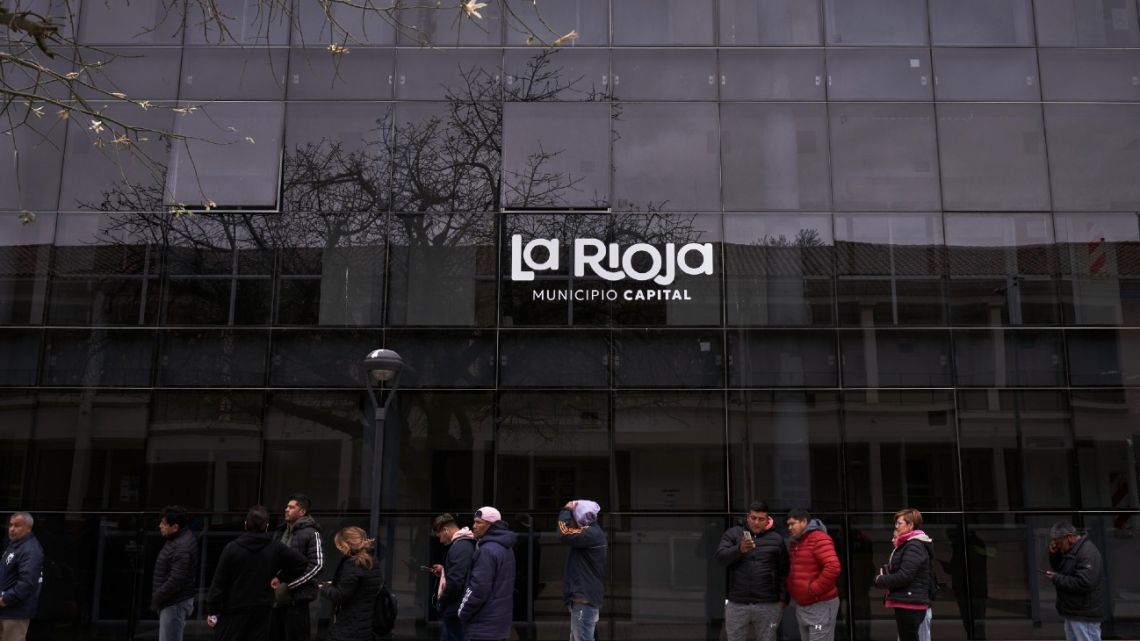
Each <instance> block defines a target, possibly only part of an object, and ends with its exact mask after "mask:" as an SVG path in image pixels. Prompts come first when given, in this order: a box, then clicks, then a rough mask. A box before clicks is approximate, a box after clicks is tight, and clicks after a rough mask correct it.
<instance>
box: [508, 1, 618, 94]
mask: <svg viewBox="0 0 1140 641" xmlns="http://www.w3.org/2000/svg"><path fill="white" fill-rule="evenodd" d="M524 1H525V0H524ZM527 4H530V3H527ZM562 4H563V3H559V4H556V5H551V6H555V7H558V6H562ZM503 65H504V67H503V71H504V76H503V82H504V98H505V99H506V100H507V101H522V102H526V101H534V100H540V101H549V100H564V101H572V100H574V101H576V100H585V101H591V102H593V101H599V100H605V99H606V98H607V97H608V96H609V92H610V85H609V79H610V50H609V49H561V48H560V49H541V50H538V51H534V50H531V49H507V53H506V57H505V59H504V62H503Z"/></svg>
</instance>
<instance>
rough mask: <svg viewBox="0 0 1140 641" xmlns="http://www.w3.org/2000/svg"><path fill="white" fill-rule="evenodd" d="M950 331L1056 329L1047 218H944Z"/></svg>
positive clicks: (1054, 262)
mask: <svg viewBox="0 0 1140 641" xmlns="http://www.w3.org/2000/svg"><path fill="white" fill-rule="evenodd" d="M944 222H945V226H946V245H947V254H948V261H949V262H948V265H949V272H950V283H949V288H950V291H949V303H950V321H951V323H952V324H954V325H1057V324H1058V319H1059V316H1058V311H1057V297H1056V292H1055V285H1054V282H1053V275H1054V274H1055V273H1056V271H1057V260H1056V251H1055V249H1054V245H1053V225H1052V219H1051V217H1050V216H1049V215H1048V214H946V216H945V217H944Z"/></svg>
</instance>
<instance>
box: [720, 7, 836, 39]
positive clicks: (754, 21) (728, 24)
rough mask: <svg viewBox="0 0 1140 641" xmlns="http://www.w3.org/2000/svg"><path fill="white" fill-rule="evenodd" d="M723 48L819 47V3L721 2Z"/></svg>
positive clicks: (820, 32) (820, 31)
mask: <svg viewBox="0 0 1140 641" xmlns="http://www.w3.org/2000/svg"><path fill="white" fill-rule="evenodd" d="M719 12H720V44H721V45H819V44H823V43H822V40H821V35H822V29H821V28H820V22H819V3H818V2H802V1H801V0H721V1H720V7H719Z"/></svg>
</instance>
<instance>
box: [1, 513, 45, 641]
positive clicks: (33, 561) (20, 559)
mask: <svg viewBox="0 0 1140 641" xmlns="http://www.w3.org/2000/svg"><path fill="white" fill-rule="evenodd" d="M33 525H35V519H33V518H32V515H31V514H29V513H27V512H16V513H15V514H13V515H12V516H11V517H10V518H9V519H8V547H7V549H5V550H4V556H3V558H0V641H24V639H25V637H27V635H28V624H29V623H30V622H31V620H32V617H33V616H35V614H36V608H37V607H39V601H40V588H41V587H42V586H43V567H44V549H43V548H42V547H40V542H39V540H38V539H36V535H35V534H32V526H33Z"/></svg>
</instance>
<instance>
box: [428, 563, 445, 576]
mask: <svg viewBox="0 0 1140 641" xmlns="http://www.w3.org/2000/svg"><path fill="white" fill-rule="evenodd" d="M428 570H429V571H430V572H431V573H432V574H434V575H436V576H443V566H442V565H440V564H438V563H436V564H435V565H432V566H431V567H430V568H428Z"/></svg>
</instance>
